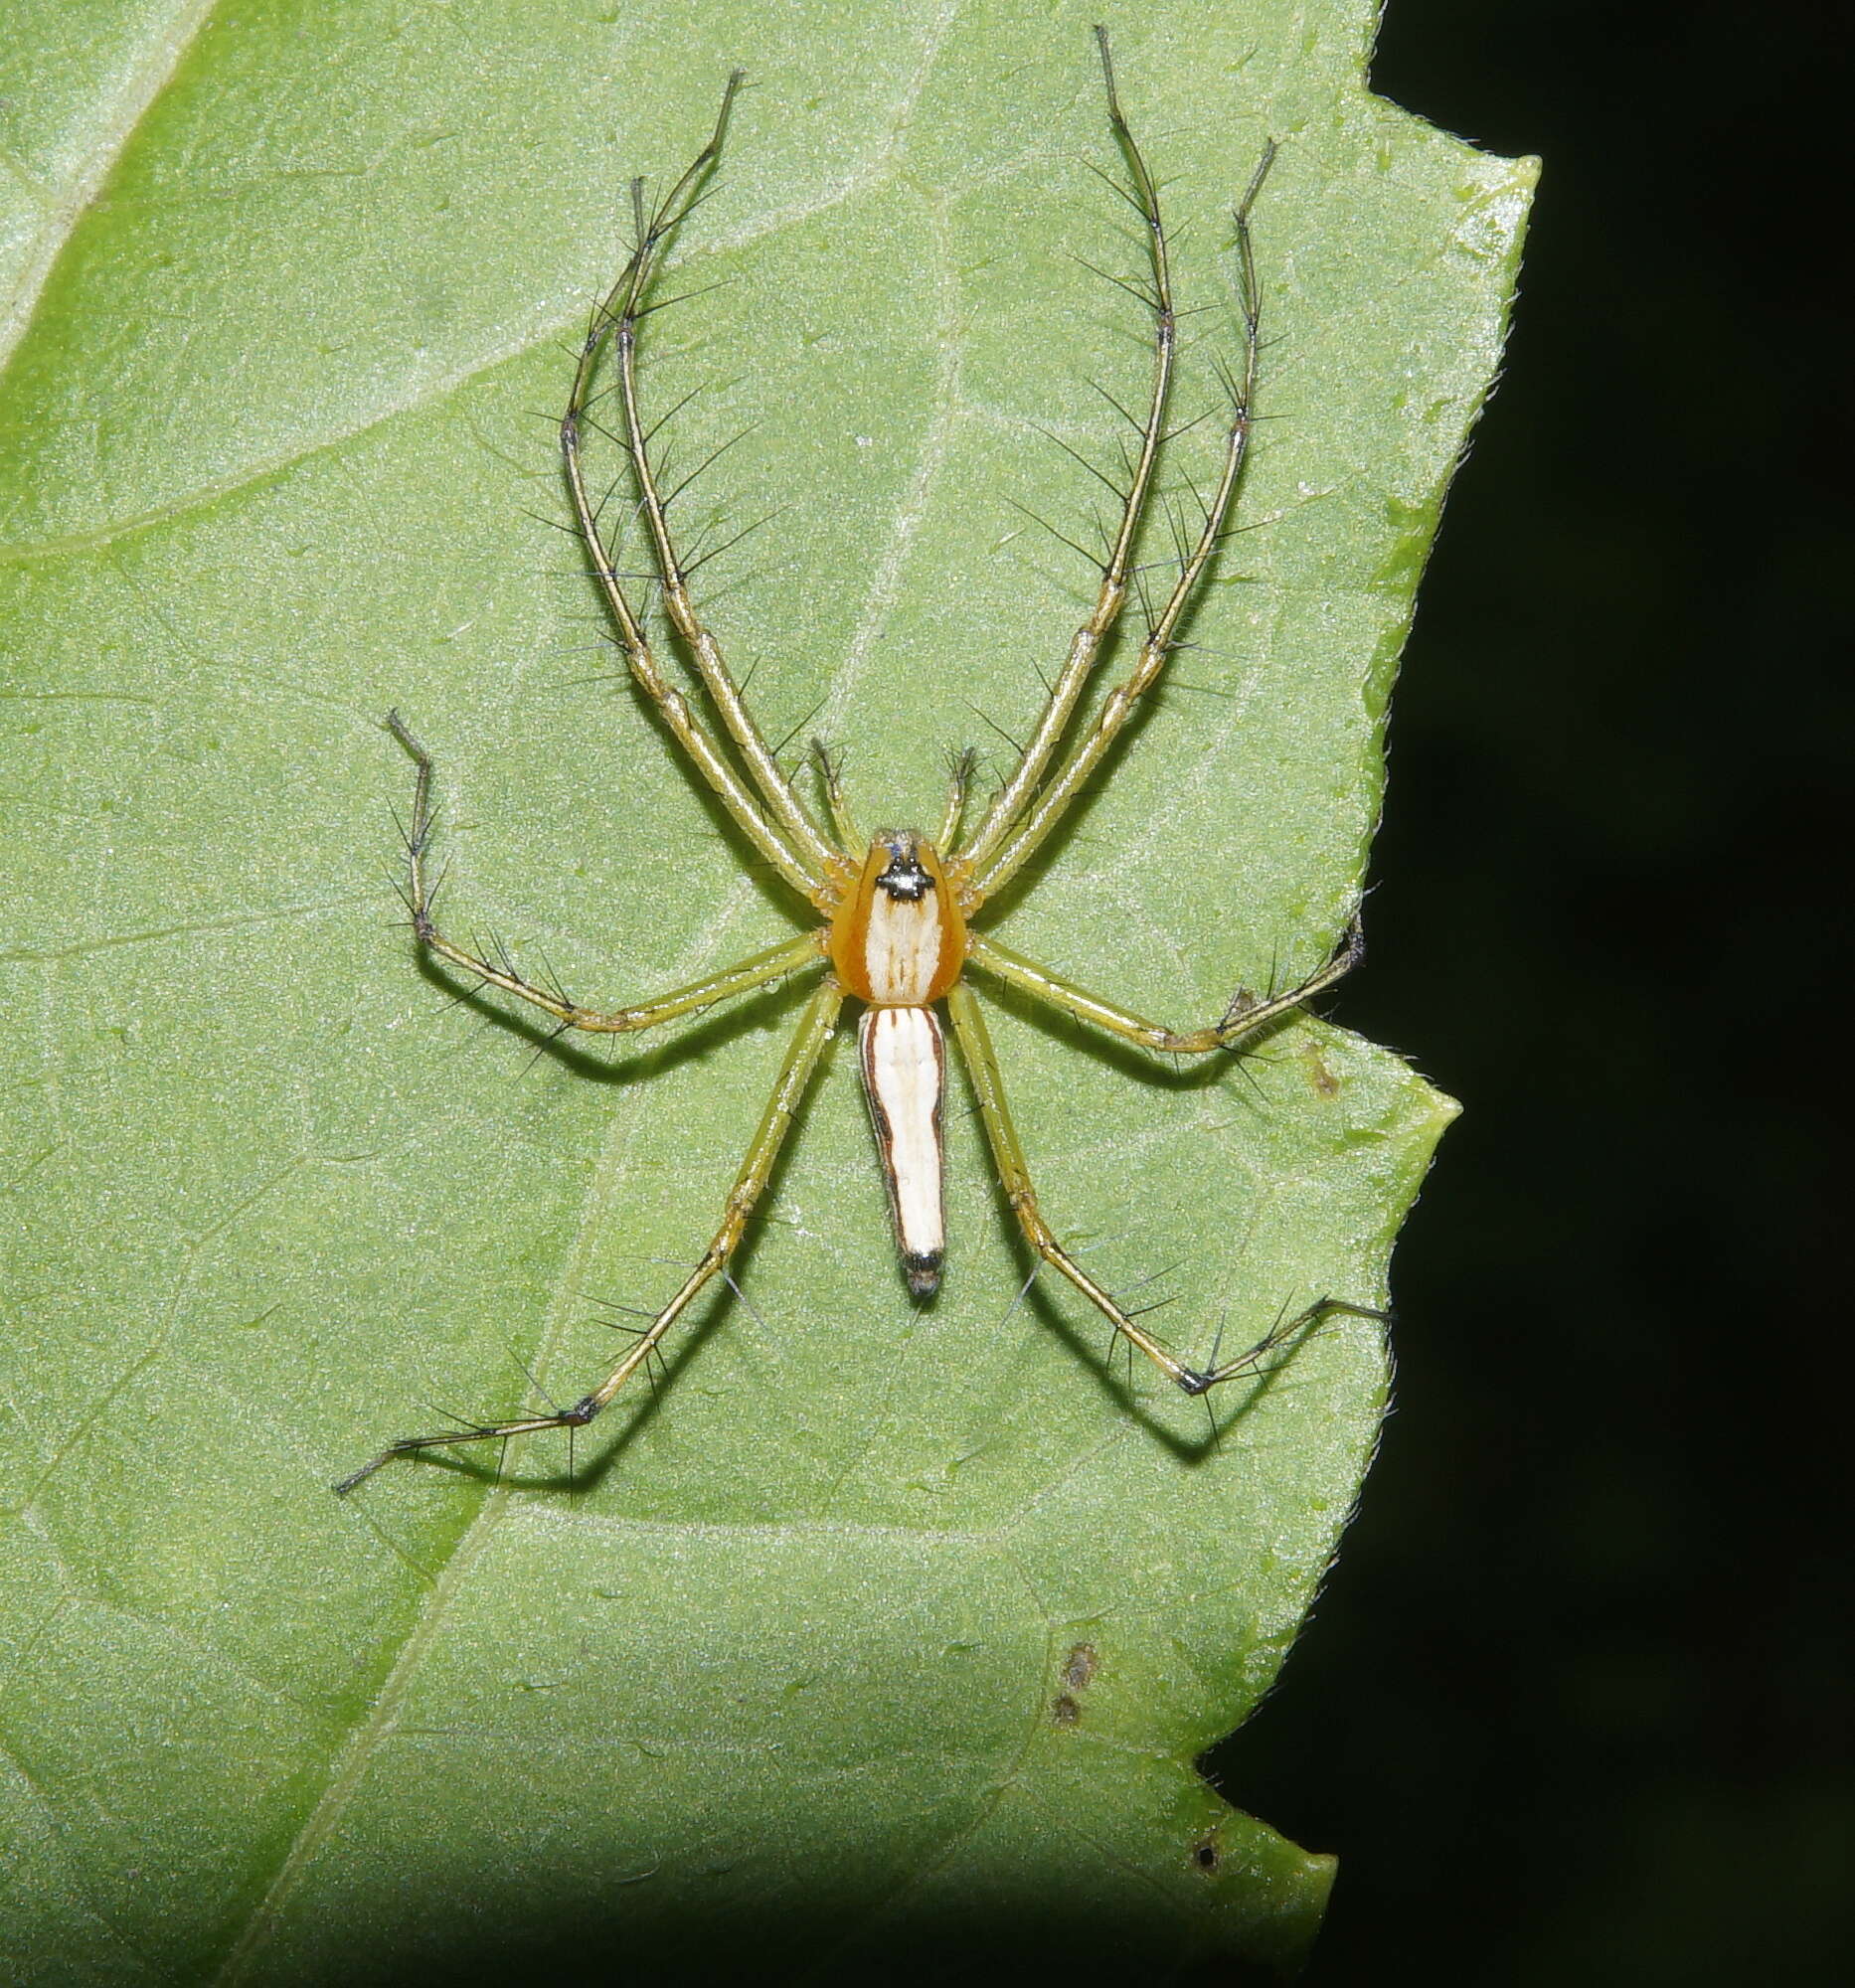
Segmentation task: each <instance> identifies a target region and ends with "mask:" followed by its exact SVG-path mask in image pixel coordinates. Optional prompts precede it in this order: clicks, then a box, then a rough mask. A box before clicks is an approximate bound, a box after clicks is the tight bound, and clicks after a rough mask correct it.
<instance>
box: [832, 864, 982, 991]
mask: <svg viewBox="0 0 1855 1988" xmlns="http://www.w3.org/2000/svg"><path fill="white" fill-rule="evenodd" d="M965 955H966V919H965V916H964V914H963V913H962V912H961V911H960V908H959V904H958V901H957V898H956V897H955V894H954V893H953V891H952V890H951V889H950V887H949V886H948V884H947V880H946V872H945V870H944V869H943V868H942V867H941V864H940V858H939V857H938V856H937V855H936V854H935V852H934V848H933V845H932V843H930V842H928V840H927V839H926V838H925V837H923V836H919V835H917V834H915V833H914V832H913V831H912V830H910V829H899V830H895V831H893V832H890V833H886V834H883V835H879V836H877V837H875V839H874V840H873V841H872V842H871V844H870V853H869V855H868V856H867V857H866V858H865V859H864V864H863V869H862V871H861V873H860V874H859V876H858V878H857V882H856V885H855V888H854V889H852V890H851V892H850V893H849V894H848V896H846V898H845V899H844V902H843V903H842V904H841V905H839V906H838V908H837V911H836V912H835V914H834V915H833V916H832V919H831V964H832V965H833V966H834V967H835V968H836V970H837V978H838V981H839V983H840V984H841V985H842V987H843V989H844V991H845V992H846V993H847V994H854V995H855V996H856V997H857V998H858V1000H860V1001H868V1002H869V1003H870V1004H871V1006H872V1007H877V1008H889V1007H900V1008H919V1007H924V1006H926V1005H927V1004H928V1002H930V1001H937V1000H939V998H940V997H941V995H942V994H944V993H945V992H946V991H947V989H948V988H949V987H951V986H952V985H953V983H954V982H955V981H956V980H957V979H958V978H959V970H960V965H961V962H962V961H963V960H964V958H965Z"/></svg>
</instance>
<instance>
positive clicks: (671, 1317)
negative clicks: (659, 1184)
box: [335, 979, 844, 1497]
mask: <svg viewBox="0 0 1855 1988" xmlns="http://www.w3.org/2000/svg"><path fill="white" fill-rule="evenodd" d="M843 1000H844V995H843V990H842V989H841V988H840V987H839V986H838V984H837V982H836V981H835V980H829V979H827V980H826V981H824V982H823V984H822V985H821V986H820V987H819V988H818V989H817V991H816V992H815V993H814V994H813V995H812V997H811V1000H810V1001H809V1003H807V1005H806V1008H805V1013H804V1016H803V1018H802V1019H801V1020H800V1022H799V1025H798V1029H797V1031H796V1033H795V1034H794V1035H793V1038H792V1044H791V1047H790V1048H789V1049H788V1050H787V1051H786V1055H785V1062H784V1063H783V1064H781V1066H780V1068H779V1077H778V1080H777V1081H776V1082H775V1083H774V1085H773V1092H772V1096H771V1097H770V1098H769V1099H768V1100H767V1104H766V1109H765V1112H764V1113H763V1114H762V1116H761V1118H760V1122H759V1130H758V1131H757V1132H756V1133H755V1135H754V1142H753V1144H752V1145H750V1146H749V1148H748V1154H747V1158H746V1159H745V1160H744V1161H743V1162H742V1166H741V1171H740V1173H739V1174H738V1175H737V1176H736V1179H735V1184H734V1186H733V1188H732V1189H730V1191H729V1195H728V1205H727V1207H726V1209H725V1210H724V1212H723V1215H722V1223H721V1227H720V1228H719V1229H717V1231H716V1232H715V1236H714V1238H713V1240H712V1241H711V1242H710V1243H709V1246H708V1248H707V1249H705V1250H704V1251H703V1253H702V1259H701V1261H700V1262H698V1263H697V1265H696V1267H695V1268H694V1269H693V1270H691V1271H690V1273H689V1275H688V1276H687V1277H685V1278H684V1279H683V1282H682V1285H681V1287H680V1288H679V1289H678V1291H677V1293H676V1295H675V1296H674V1297H673V1298H672V1299H671V1300H670V1302H669V1303H668V1304H666V1305H665V1306H664V1307H663V1309H662V1310H661V1311H660V1312H658V1314H657V1315H656V1317H655V1318H653V1319H652V1320H651V1322H650V1324H649V1325H648V1326H646V1327H645V1328H644V1330H643V1331H642V1332H640V1333H639V1334H638V1335H637V1337H636V1338H635V1339H633V1340H632V1342H631V1343H630V1345H629V1346H627V1347H626V1348H625V1351H624V1354H623V1356H622V1357H621V1358H620V1360H619V1361H618V1364H617V1365H616V1366H615V1367H613V1369H612V1370H611V1372H610V1373H609V1374H607V1375H606V1377H605V1379H604V1380H603V1381H601V1382H600V1383H599V1385H598V1386H597V1387H596V1388H594V1389H593V1390H592V1392H591V1393H590V1395H583V1396H582V1397H581V1398H580V1400H579V1401H577V1402H576V1403H574V1405H573V1406H572V1407H571V1408H562V1409H559V1410H558V1411H557V1412H555V1413H553V1414H547V1415H520V1416H517V1417H516V1418H515V1419H514V1420H511V1421H506V1422H484V1423H482V1424H472V1425H470V1426H468V1427H465V1428H461V1429H454V1428H453V1429H441V1430H439V1431H437V1432H436V1433H435V1434H432V1435H409V1436H402V1437H401V1438H400V1439H399V1441H397V1442H390V1443H389V1444H388V1445H387V1447H386V1448H385V1449H383V1450H382V1451H381V1452H380V1454H379V1455H378V1456H376V1457H374V1458H373V1459H372V1461H370V1462H368V1463H364V1464H363V1465H362V1466H361V1468H360V1469H359V1470H356V1471H353V1472H352V1473H350V1475H348V1476H346V1477H344V1478H343V1479H342V1480H341V1482H340V1483H339V1484H337V1485H336V1486H335V1491H336V1495H337V1496H338V1497H346V1496H347V1494H348V1493H349V1492H350V1491H352V1490H353V1489H354V1488H355V1486H356V1485H358V1484H360V1483H363V1482H364V1481H365V1480H366V1479H367V1478H369V1477H371V1476H373V1474H374V1472H375V1471H376V1470H378V1469H380V1467H381V1466H382V1465H383V1464H386V1463H391V1462H392V1460H393V1459H394V1458H395V1457H396V1456H411V1455H413V1454H415V1453H416V1452H417V1451H419V1450H422V1449H442V1448H447V1447H449V1446H450V1445H451V1444H454V1443H462V1442H501V1441H503V1440H505V1439H506V1438H508V1437H509V1436H515V1435H533V1434H535V1433H536V1432H537V1431H539V1430H541V1429H553V1428H564V1429H577V1428H584V1427H585V1426H586V1425H587V1423H588V1422H590V1420H591V1419H592V1417H593V1416H594V1415H596V1414H597V1413H598V1412H599V1410H600V1409H601V1408H604V1407H606V1405H607V1404H608V1403H609V1402H610V1401H611V1400H612V1398H613V1397H614V1396H615V1395H616V1394H617V1393H618V1391H619V1390H620V1389H621V1388H622V1387H623V1386H624V1384H625V1383H626V1382H627V1381H628V1380H629V1379H630V1378H631V1376H632V1375H633V1374H635V1373H636V1372H637V1370H638V1369H639V1368H640V1367H642V1366H643V1365H644V1364H645V1363H646V1362H647V1361H648V1360H649V1359H650V1357H651V1356H652V1354H653V1353H655V1352H656V1350H657V1347H658V1346H659V1344H660V1343H661V1342H662V1340H663V1338H664V1335H665V1334H666V1333H668V1331H669V1330H670V1328H671V1327H672V1326H673V1325H674V1324H675V1323H676V1322H677V1320H678V1319H679V1318H681V1317H682V1316H683V1314H684V1313H685V1312H686V1311H687V1310H688V1309H689V1307H690V1305H691V1304H692V1303H693V1302H694V1300H695V1299H696V1297H697V1295H698V1294H699V1293H700V1292H701V1291H702V1289H703V1288H704V1286H705V1285H707V1284H708V1283H709V1282H710V1281H711V1280H712V1279H713V1278H714V1277H715V1276H717V1275H718V1274H720V1273H721V1272H723V1271H724V1270H725V1269H726V1268H727V1265H728V1261H729V1259H730V1257H732V1256H733V1255H734V1253H735V1250H736V1248H737V1247H738V1246H739V1245H740V1242H741V1237H742V1234H743V1232H744V1231H745V1230H746V1228H747V1225H748V1218H749V1217H750V1216H751V1215H752V1214H753V1213H754V1208H755V1205H756V1203H757V1202H759V1198H760V1194H761V1192H762V1191H763V1190H764V1188H765V1186H766V1182H767V1178H768V1177H769V1176H770V1174H771V1173H772V1169H773V1162H774V1161H775V1160H776V1159H777V1158H778V1155H779V1148H780V1147H781V1145H783V1144H784V1142H785V1136H786V1133H787V1132H788V1131H790V1130H791V1126H792V1119H793V1115H794V1113H795V1112H796V1111H797V1109H798V1106H799V1100H800V1099H801V1098H802V1097H803V1096H804V1094H805V1087H806V1085H807V1084H808V1083H809V1082H810V1080H811V1076H812V1073H813V1072H814V1071H815V1070H816V1069H817V1067H818V1060H819V1058H820V1057H821V1056H822V1055H823V1054H824V1051H825V1047H826V1045H827V1044H828V1043H829V1042H830V1040H831V1034H832V1031H833V1029H834V1028H835V1026H836V1023H837V1011H838V1009H839V1008H840V1007H841V1006H842V1005H843Z"/></svg>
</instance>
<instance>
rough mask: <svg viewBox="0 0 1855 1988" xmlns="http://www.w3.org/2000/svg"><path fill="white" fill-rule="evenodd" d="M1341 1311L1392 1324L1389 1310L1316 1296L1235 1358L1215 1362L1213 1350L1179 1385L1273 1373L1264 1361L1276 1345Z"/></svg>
mask: <svg viewBox="0 0 1855 1988" xmlns="http://www.w3.org/2000/svg"><path fill="white" fill-rule="evenodd" d="M1340 1315H1343V1316H1345V1317H1347V1318H1370V1319H1376V1320H1377V1321H1378V1323H1379V1324H1380V1325H1382V1326H1389V1325H1390V1324H1391V1313H1390V1312H1388V1311H1380V1310H1378V1309H1376V1307H1374V1306H1372V1305H1362V1304H1354V1303H1353V1302H1352V1300H1351V1299H1350V1298H1333V1297H1324V1298H1316V1299H1315V1300H1314V1302H1313V1303H1312V1304H1311V1305H1309V1306H1307V1307H1306V1309H1305V1310H1303V1311H1298V1312H1296V1313H1295V1314H1294V1315H1293V1316H1292V1317H1291V1318H1281V1319H1277V1320H1276V1321H1275V1323H1274V1324H1273V1325H1272V1326H1270V1327H1269V1329H1268V1331H1267V1332H1265V1334H1264V1335H1263V1337H1262V1338H1261V1339H1259V1340H1258V1341H1257V1343H1256V1344H1255V1345H1254V1346H1253V1347H1251V1349H1250V1350H1249V1352H1248V1353H1240V1354H1238V1356H1237V1357H1236V1359H1235V1360H1227V1361H1225V1362H1224V1364H1223V1365H1222V1366H1220V1365H1219V1364H1218V1360H1217V1352H1216V1349H1215V1348H1213V1350H1212V1357H1211V1365H1210V1366H1209V1367H1207V1368H1205V1369H1203V1370H1202V1371H1198V1372H1193V1373H1191V1374H1190V1377H1189V1379H1187V1380H1185V1381H1182V1382H1181V1383H1180V1384H1179V1385H1180V1386H1181V1387H1182V1388H1184V1390H1185V1392H1186V1393H1187V1394H1188V1395H1203V1394H1207V1393H1208V1392H1209V1391H1210V1390H1211V1389H1213V1388H1215V1387H1216V1386H1217V1385H1218V1383H1219V1382H1220V1381H1234V1380H1236V1379H1237V1378H1238V1377H1239V1376H1240V1375H1244V1374H1255V1375H1263V1374H1267V1373H1272V1372H1273V1371H1274V1370H1273V1369H1272V1368H1269V1367H1266V1366H1265V1365H1264V1363H1265V1361H1266V1360H1267V1358H1268V1356H1269V1355H1270V1354H1271V1353H1273V1352H1275V1351H1276V1350H1277V1349H1278V1348H1279V1347H1282V1346H1286V1345H1287V1344H1289V1342H1290V1341H1292V1340H1295V1339H1298V1338H1299V1337H1300V1335H1301V1334H1302V1333H1303V1332H1306V1331H1308V1330H1309V1329H1310V1328H1311V1327H1313V1326H1316V1325H1320V1324H1322V1323H1324V1321H1326V1320H1327V1319H1330V1318H1333V1317H1335V1316H1340Z"/></svg>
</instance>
